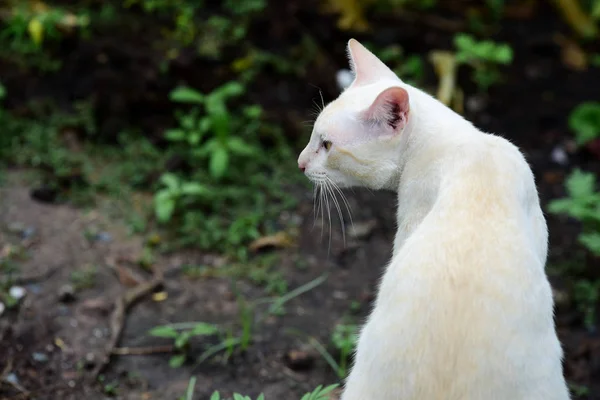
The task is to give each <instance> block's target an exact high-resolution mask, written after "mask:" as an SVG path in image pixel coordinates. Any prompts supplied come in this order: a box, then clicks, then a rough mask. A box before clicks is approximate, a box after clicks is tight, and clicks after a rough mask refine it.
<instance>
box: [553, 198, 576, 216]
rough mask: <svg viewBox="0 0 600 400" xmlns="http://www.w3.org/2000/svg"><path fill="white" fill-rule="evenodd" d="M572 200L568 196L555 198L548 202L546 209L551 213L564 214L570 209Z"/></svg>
mask: <svg viewBox="0 0 600 400" xmlns="http://www.w3.org/2000/svg"><path fill="white" fill-rule="evenodd" d="M572 204H573V201H572V200H571V199H570V198H566V199H556V200H552V201H551V202H549V203H548V211H549V212H551V213H552V214H566V213H568V212H569V210H570V209H571V206H572Z"/></svg>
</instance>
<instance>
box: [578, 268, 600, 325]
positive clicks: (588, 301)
mask: <svg viewBox="0 0 600 400" xmlns="http://www.w3.org/2000/svg"><path fill="white" fill-rule="evenodd" d="M599 299H600V280H596V281H589V280H587V279H580V280H577V281H576V282H575V284H574V287H573V300H574V301H575V304H577V310H578V311H579V312H580V313H581V314H582V315H583V324H584V325H585V327H586V328H588V329H590V330H591V329H593V328H594V327H595V324H596V307H597V304H598V300H599Z"/></svg>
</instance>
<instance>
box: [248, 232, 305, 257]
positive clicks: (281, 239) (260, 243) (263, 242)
mask: <svg viewBox="0 0 600 400" xmlns="http://www.w3.org/2000/svg"><path fill="white" fill-rule="evenodd" d="M293 245H294V240H293V239H292V238H291V237H290V235H289V234H287V233H286V232H278V233H276V234H274V235H270V236H263V237H261V238H258V239H256V240H255V241H253V242H252V243H250V245H249V246H248V248H249V249H250V251H252V252H257V251H259V250H264V249H265V248H271V247H275V248H285V247H291V246H293Z"/></svg>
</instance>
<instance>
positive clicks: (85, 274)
mask: <svg viewBox="0 0 600 400" xmlns="http://www.w3.org/2000/svg"><path fill="white" fill-rule="evenodd" d="M97 273H98V269H97V268H96V267H93V266H92V267H87V268H85V269H82V270H78V271H73V272H71V283H72V284H73V288H74V289H75V290H78V291H79V290H84V289H89V288H92V287H94V283H95V279H96V275H97Z"/></svg>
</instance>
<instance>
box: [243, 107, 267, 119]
mask: <svg viewBox="0 0 600 400" xmlns="http://www.w3.org/2000/svg"><path fill="white" fill-rule="evenodd" d="M243 112H244V115H245V116H246V118H248V119H258V118H260V116H261V115H262V112H263V110H262V107H261V106H259V105H253V106H248V107H244V110H243Z"/></svg>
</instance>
